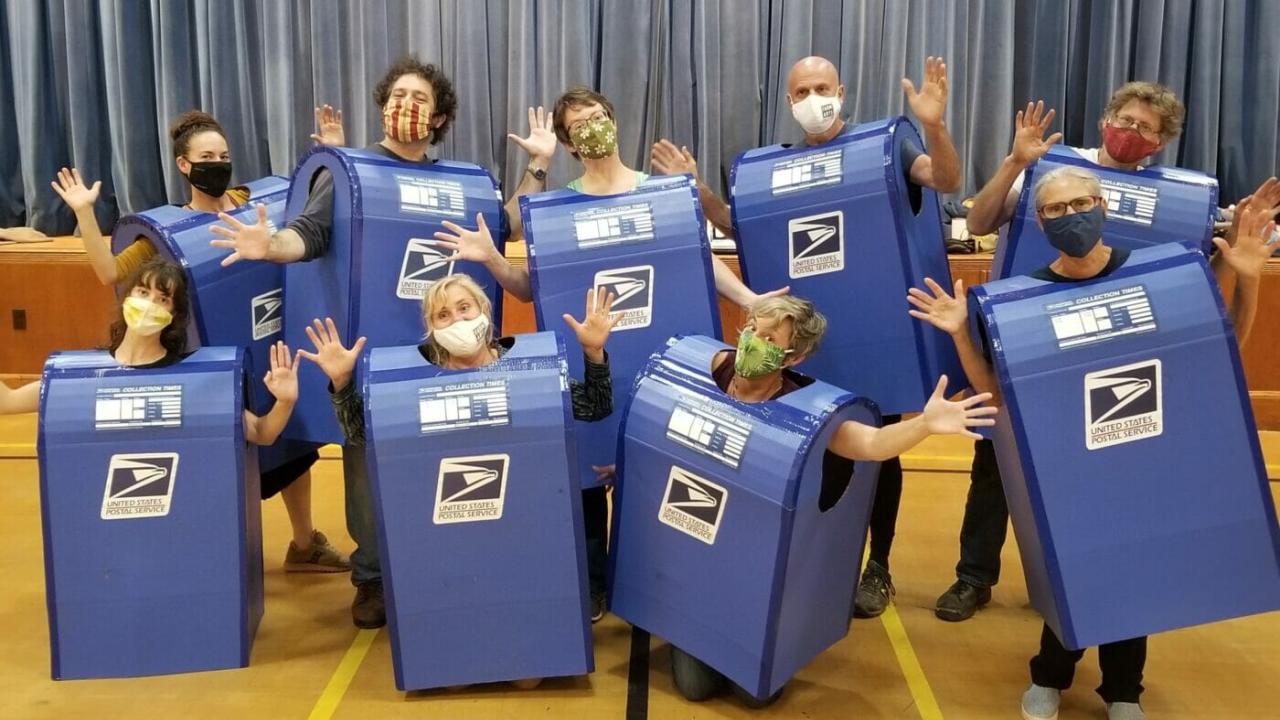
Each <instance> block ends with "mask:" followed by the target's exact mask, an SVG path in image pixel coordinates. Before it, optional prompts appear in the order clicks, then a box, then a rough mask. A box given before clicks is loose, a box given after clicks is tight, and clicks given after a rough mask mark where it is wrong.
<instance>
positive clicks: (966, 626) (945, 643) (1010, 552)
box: [0, 416, 1280, 720]
mask: <svg viewBox="0 0 1280 720" xmlns="http://www.w3.org/2000/svg"><path fill="white" fill-rule="evenodd" d="M34 428H35V425H34V420H33V419H32V417H31V416H19V417H14V418H0V547H2V548H3V549H4V551H3V552H2V553H0V576H3V577H4V578H5V580H6V582H5V585H4V587H5V593H4V595H3V597H2V598H0V632H2V633H3V635H4V638H5V639H4V643H3V648H4V651H3V652H2V653H0V718H6V719H7V718H69V717H93V718H134V717H147V718H153V719H157V720H158V719H160V718H175V717H182V718H217V719H218V720H224V719H225V718H308V717H310V718H330V717H332V718H382V717H387V718H399V717H413V718H450V719H453V718H458V719H460V720H466V719H471V718H486V719H490V718H492V719H505V718H512V719H515V718H521V719H523V718H560V717H566V718H574V720H594V719H595V718H627V719H628V720H639V719H640V718H645V717H649V718H655V719H665V718H747V717H754V718H806V719H813V720H820V719H823V718H841V719H843V718H904V719H907V718H921V719H922V720H936V719H937V718H944V717H945V718H948V719H956V720H961V719H966V718H1017V717H1019V714H1018V699H1019V697H1020V696H1021V693H1022V691H1023V689H1024V688H1025V686H1026V684H1027V682H1028V678H1027V669H1026V668H1027V660H1028V659H1029V658H1030V656H1031V655H1032V654H1033V653H1034V652H1035V648H1036V642H1037V639H1038V637H1039V628H1040V621H1039V619H1038V618H1037V616H1036V615H1035V614H1034V613H1033V612H1032V611H1031V610H1030V609H1029V608H1028V606H1027V595H1026V590H1025V587H1024V584H1023V579H1022V572H1021V566H1020V564H1019V562H1018V556H1017V550H1016V547H1015V546H1014V544H1013V542H1012V533H1010V543H1009V544H1008V545H1007V546H1006V548H1005V551H1004V561H1005V571H1004V572H1005V574H1004V578H1003V582H1002V583H1001V584H1000V585H999V586H998V587H997V588H996V591H995V599H994V601H993V602H992V604H991V605H990V606H989V607H988V608H987V609H986V610H984V611H982V612H980V613H979V614H978V615H977V617H976V618H974V619H973V620H970V621H968V622H965V623H960V624H954V625H953V624H946V623H942V622H940V621H938V620H936V619H935V618H934V617H933V613H932V610H931V608H932V606H933V601H934V599H935V598H936V597H937V595H938V594H939V593H940V592H942V591H943V590H944V589H946V587H947V586H948V585H949V584H950V583H951V581H952V580H953V579H954V576H953V567H954V564H955V561H956V554H957V547H956V536H957V533H958V530H959V526H960V517H961V514H962V510H963V505H964V497H965V491H966V489H967V476H966V474H965V473H959V472H952V471H919V470H914V471H913V470H910V469H909V470H908V473H907V477H906V490H905V493H904V496H903V501H902V510H901V515H900V519H899V524H898V536H897V543H896V545H895V547H894V553H893V557H892V562H893V571H894V579H895V581H896V583H897V588H898V599H897V603H896V607H895V608H894V609H891V611H890V612H888V613H886V615H885V616H884V617H883V618H882V619H877V620H858V621H855V623H854V625H853V628H852V631H851V632H850V634H849V636H848V637H847V638H845V640H844V641H842V642H841V643H840V644H839V645H837V646H836V647H834V648H832V649H831V650H829V651H827V652H826V653H824V654H823V655H821V656H820V657H819V658H818V659H817V660H815V661H814V662H813V663H812V664H811V665H810V666H809V667H807V668H806V669H804V670H803V671H802V672H801V673H800V674H799V675H798V676H797V677H796V678H795V679H794V680H793V681H792V682H791V683H790V684H789V685H788V686H787V690H786V692H785V693H784V695H783V697H782V700H781V701H779V703H778V704H777V705H775V706H773V707H771V708H769V709H768V710H764V711H759V712H751V711H748V710H746V709H744V708H743V707H742V706H741V705H739V704H738V703H737V702H736V701H734V700H733V699H732V698H724V699H717V700H713V701H710V702H707V703H703V704H700V705H694V704H690V703H686V702H684V701H683V700H682V699H681V698H680V697H679V695H677V694H676V691H675V688H674V686H673V684H672V681H671V673H670V665H669V650H668V648H667V646H666V644H665V643H663V642H662V641H660V640H657V639H654V640H653V641H651V643H649V654H648V665H649V669H648V673H647V681H646V674H645V673H644V672H643V667H642V663H640V662H638V663H637V664H636V667H634V668H633V667H632V663H631V662H630V660H631V657H632V644H633V636H632V633H631V629H630V628H629V627H628V626H626V625H625V624H624V623H622V622H621V621H619V620H618V619H617V618H615V617H613V616H609V617H608V618H606V619H605V621H604V622H602V623H600V624H599V625H596V626H595V647H596V672H595V673H594V674H593V675H591V676H590V677H588V678H573V679H556V680H550V681H547V682H545V683H543V685H542V686H540V687H539V688H538V689H536V690H533V691H518V690H514V689H512V688H510V687H509V686H506V685H496V686H487V687H480V688H471V689H467V690H464V691H438V692H428V693H414V694H410V695H407V696H406V695H405V694H404V693H400V692H397V691H396V689H395V686H394V683H393V680H392V671H391V652H390V645H389V644H388V641H387V636H386V633H385V632H384V631H380V632H376V633H375V632H373V631H360V632H358V631H357V630H356V629H355V628H354V627H352V625H351V622H350V615H349V611H348V606H349V603H350V601H351V597H352V590H351V586H350V585H349V583H348V580H347V577H346V576H345V575H337V576H314V575H313V576H298V575H286V574H285V573H284V572H283V571H281V570H280V568H279V566H280V562H281V561H282V559H283V555H284V549H285V546H286V544H287V542H288V521H287V519H286V517H285V512H284V507H283V505H282V504H281V503H280V501H279V500H273V501H271V502H268V503H266V504H265V505H264V506H263V524H264V528H265V530H264V532H265V548H266V549H265V553H266V558H265V562H266V565H267V574H266V593H267V597H266V616H265V617H264V619H263V621H262V626H261V628H260V629H259V631H258V635H257V641H256V643H255V645H254V650H253V658H252V664H251V666H250V667H248V668H245V669H240V670H229V671H222V672H211V673H199V674H192V675H175V676H167V677H155V678H140V679H131V680H111V681H70V682H53V681H51V680H50V679H49V651H48V635H47V626H46V616H45V604H44V571H43V564H42V557H41V552H42V551H41V535H40V510H39V489H38V475H37V467H36V462H35V460H34V458H33V457H32V455H33V449H32V445H33V442H34V438H35V429H34ZM1264 445H1265V446H1266V447H1267V448H1268V450H1269V453H1268V456H1269V458H1270V459H1271V462H1272V463H1273V464H1274V463H1276V462H1277V459H1280V452H1275V451H1272V449H1273V448H1274V450H1280V440H1278V439H1276V438H1271V437H1266V438H1265V439H1264ZM967 453H968V445H967V443H965V442H963V441H955V440H951V439H947V440H943V441H937V442H932V443H930V444H926V445H925V446H922V447H921V448H920V449H919V450H918V451H917V453H916V455H914V456H912V457H909V458H908V459H907V461H906V462H905V463H904V464H906V465H908V467H909V468H911V467H914V468H926V467H932V468H956V467H960V466H961V465H962V464H963V463H964V462H967V459H966V455H967ZM340 473H341V466H340V464H339V463H338V462H335V461H333V460H323V461H321V462H320V463H319V464H318V465H317V468H316V473H315V490H314V492H315V510H314V516H315V519H316V525H317V526H318V527H319V528H321V529H322V530H325V531H326V532H327V533H329V536H330V538H331V539H332V540H333V541H334V542H335V543H336V544H338V545H339V546H341V547H343V548H344V549H346V550H349V549H350V540H349V539H347V537H346V533H345V530H344V524H343V519H342V496H341V475H340ZM1276 474H1277V473H1276V472H1275V471H1274V470H1273V471H1272V476H1273V477H1275V476H1276ZM1272 492H1273V495H1275V496H1277V499H1278V500H1280V483H1273V484H1272ZM1188 582H1195V578H1188ZM1116 602H1118V603H1119V602H1124V598H1116ZM636 646H637V650H643V647H644V644H643V643H637V644H636ZM496 651H498V652H500V651H501V649H500V648H499V649H497V650H496ZM643 657H644V653H643V652H639V653H638V654H637V658H638V659H641V660H642V659H643ZM632 676H634V678H632ZM1146 677H1147V680H1146V687H1147V692H1146V694H1145V695H1144V696H1143V701H1144V705H1145V707H1146V709H1147V711H1148V715H1149V716H1150V717H1151V718H1153V719H1155V718H1169V719H1174V718H1176V719H1177V720H1184V719H1190V718H1194V719H1200V718H1205V719H1208V718H1232V719H1253V718H1259V719H1261V718H1275V717H1280V710H1277V708H1280V682H1278V681H1280V614H1277V613H1272V614H1270V615H1266V616H1260V617H1252V618H1246V619H1243V620H1236V621H1232V622H1225V623H1219V624H1216V625H1210V626H1206V627H1199V628H1193V629H1190V630H1183V631H1179V632H1173V633H1167V634H1164V635H1160V636H1157V637H1155V638H1153V640H1152V642H1151V644H1150V657H1149V660H1148V663H1147V676H1146ZM629 679H630V682H629ZM1098 681H1099V676H1098V670H1097V660H1096V655H1095V654H1094V653H1093V652H1090V653H1088V654H1087V655H1086V656H1085V659H1084V661H1082V662H1081V664H1080V667H1079V671H1078V673H1077V675H1076V684H1075V687H1074V688H1073V689H1072V690H1071V691H1070V692H1068V693H1067V694H1066V695H1064V698H1063V706H1062V714H1061V718H1062V720H1077V719H1079V718H1105V716H1106V715H1105V711H1104V710H1103V706H1102V703H1101V700H1099V699H1098V698H1097V696H1096V695H1094V693H1093V691H1092V688H1094V687H1096V686H1097V684H1098ZM629 688H630V692H629ZM646 712H647V714H646Z"/></svg>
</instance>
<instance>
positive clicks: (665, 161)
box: [649, 138, 699, 182]
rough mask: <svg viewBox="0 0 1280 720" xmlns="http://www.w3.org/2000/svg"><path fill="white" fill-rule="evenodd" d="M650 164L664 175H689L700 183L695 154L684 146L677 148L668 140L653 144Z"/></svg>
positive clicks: (664, 139)
mask: <svg viewBox="0 0 1280 720" xmlns="http://www.w3.org/2000/svg"><path fill="white" fill-rule="evenodd" d="M649 162H650V163H651V164H652V165H653V169H654V170H656V171H658V172H659V173H661V174H663V175H683V174H685V173H688V174H690V175H692V176H693V180H694V182H699V180H698V161H697V160H696V159H694V157H693V153H691V152H689V148H687V147H685V146H683V145H681V146H680V147H676V146H675V143H673V142H671V141H670V140H667V139H666V138H663V139H661V140H659V141H658V142H656V143H654V144H653V149H652V150H651V151H650V152H649Z"/></svg>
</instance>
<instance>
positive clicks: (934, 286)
mask: <svg viewBox="0 0 1280 720" xmlns="http://www.w3.org/2000/svg"><path fill="white" fill-rule="evenodd" d="M924 284H925V286H927V287H928V288H929V290H930V291H931V292H932V293H933V294H932V295H930V294H929V293H927V292H925V291H923V290H921V289H919V288H909V289H908V290H907V302H909V303H911V304H912V305H914V306H915V308H916V309H914V310H908V311H907V314H908V315H910V316H911V317H913V318H915V319H917V320H923V321H925V322H927V323H929V324H931V325H933V326H934V327H936V328H938V329H939V330H941V331H943V332H945V333H947V334H948V335H955V334H956V333H958V332H960V331H961V330H963V329H964V326H965V323H966V322H967V321H968V319H969V307H968V304H967V302H966V300H965V296H964V280H961V279H959V278H957V279H956V283H955V288H954V290H955V295H948V294H947V291H946V290H944V289H943V288H942V286H941V285H939V284H938V283H936V282H934V281H933V278H925V279H924Z"/></svg>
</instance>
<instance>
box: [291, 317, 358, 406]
mask: <svg viewBox="0 0 1280 720" xmlns="http://www.w3.org/2000/svg"><path fill="white" fill-rule="evenodd" d="M306 332H307V337H308V338H310V339H311V344H312V345H313V346H315V349H316V351H315V352H308V351H306V350H299V351H298V355H299V356H301V357H304V358H306V359H307V360H310V361H311V362H313V363H315V364H316V365H319V366H320V369H321V370H322V371H323V372H324V374H325V375H326V376H328V378H329V380H330V381H332V382H333V391H334V392H338V391H339V390H341V389H343V388H345V387H346V386H347V385H350V384H351V375H352V374H353V373H354V372H355V369H356V360H357V359H359V357H360V353H361V352H362V351H363V350H364V344H365V338H363V337H362V338H360V339H358V340H356V341H355V343H354V344H353V345H352V346H351V347H350V348H347V347H346V346H344V345H343V344H342V337H341V336H340V335H339V334H338V326H337V325H336V324H334V322H333V318H325V319H324V322H323V323H321V322H320V320H319V319H315V320H312V321H311V325H309V326H307V328H306Z"/></svg>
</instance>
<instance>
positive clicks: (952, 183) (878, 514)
mask: <svg viewBox="0 0 1280 720" xmlns="http://www.w3.org/2000/svg"><path fill="white" fill-rule="evenodd" d="M902 91H903V93H904V94H905V95H906V97H907V104H908V105H909V106H910V107H911V112H912V114H914V115H915V117H916V120H917V121H918V122H919V124H920V127H921V129H922V130H923V132H924V139H925V146H926V147H927V148H928V150H929V152H928V154H926V153H925V152H924V151H923V150H921V149H919V148H917V147H915V145H914V144H913V143H911V142H907V143H904V144H903V146H902V153H903V157H902V166H903V167H905V168H908V170H907V175H908V178H909V180H910V182H909V183H908V191H909V192H910V193H911V194H913V195H916V196H917V197H916V198H913V199H918V193H919V192H920V188H921V187H927V188H930V189H932V190H935V191H937V192H944V193H945V192H955V191H957V190H959V189H960V184H961V178H960V156H959V154H957V153H956V148H955V144H954V143H952V141H951V134H950V133H949V132H947V126H946V122H945V121H944V119H943V118H944V116H945V115H946V109H947V66H946V63H944V62H942V58H935V57H929V58H926V59H925V64H924V81H923V82H922V83H921V85H920V90H919V91H918V92H917V91H916V86H915V83H913V82H911V80H910V79H908V78H903V79H902ZM843 102H844V85H842V84H841V83H840V75H839V73H838V72H837V71H836V66H835V65H833V64H831V61H830V60H827V59H826V58H821V57H816V56H814V57H807V58H804V59H803V60H801V61H799V62H797V63H796V64H795V65H793V66H792V67H791V72H790V73H788V74H787V103H788V104H789V105H790V106H791V116H792V117H794V118H795V120H796V122H797V123H798V124H799V125H800V127H801V128H802V129H803V130H804V143H805V145H806V146H809V147H817V146H821V145H824V144H826V143H829V142H831V141H832V140H834V139H835V138H836V137H838V136H839V135H840V134H841V133H844V132H847V131H849V130H851V129H852V125H850V124H849V123H848V122H847V121H846V119H845V118H844V117H842V116H841V113H840V108H841V105H842V104H843ZM650 158H651V160H652V161H653V169H654V170H655V171H657V172H660V173H665V174H679V173H689V174H692V175H693V176H694V178H695V179H698V164H697V162H696V161H695V160H694V158H693V154H692V153H691V152H690V151H689V148H687V147H676V146H675V144H673V143H672V142H671V141H669V140H667V139H665V138H664V139H662V140H660V141H658V142H657V143H656V144H654V146H653V151H652V153H651V156H650ZM698 192H699V195H700V198H701V201H702V211H703V214H704V215H706V217H707V219H708V220H710V221H711V223H712V224H713V225H715V226H716V227H717V228H718V229H719V230H720V231H721V232H723V233H725V234H726V235H728V236H729V237H732V236H733V218H732V215H731V213H730V211H729V206H728V204H727V203H725V201H724V200H722V199H720V198H719V197H718V196H716V194H715V192H714V191H712V190H711V188H709V187H707V185H706V183H703V182H702V181H701V180H698ZM886 301H890V300H889V299H888V298H886ZM891 301H892V302H897V301H898V299H897V298H893V299H892V300H891ZM899 419H900V416H898V415H886V416H884V423H885V424H886V425H888V424H891V423H895V422H898V420H899ZM901 499H902V464H901V462H899V460H898V458H893V459H892V460H888V461H885V462H884V463H881V465H880V479H879V482H878V484H877V486H876V497H875V504H874V505H873V506H872V508H871V527H870V535H871V552H870V556H869V557H868V559H867V567H866V570H865V571H864V572H863V575H862V580H861V582H859V583H858V595H857V597H856V598H855V600H854V615H855V616H857V617H876V616H878V615H880V614H881V613H883V612H884V610H885V608H886V607H888V605H889V602H890V600H892V599H893V595H894V588H893V581H892V579H891V577H890V575H889V549H890V548H891V547H892V545H893V536H894V531H895V528H896V526H897V523H898V504H899V502H900V500H901Z"/></svg>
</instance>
